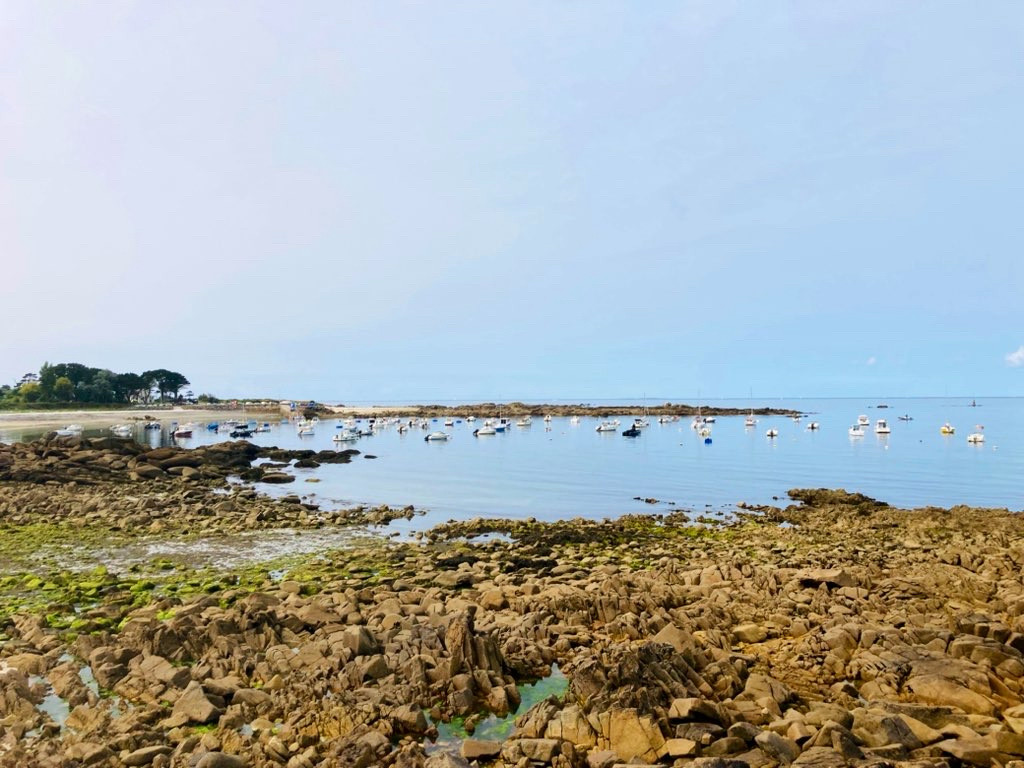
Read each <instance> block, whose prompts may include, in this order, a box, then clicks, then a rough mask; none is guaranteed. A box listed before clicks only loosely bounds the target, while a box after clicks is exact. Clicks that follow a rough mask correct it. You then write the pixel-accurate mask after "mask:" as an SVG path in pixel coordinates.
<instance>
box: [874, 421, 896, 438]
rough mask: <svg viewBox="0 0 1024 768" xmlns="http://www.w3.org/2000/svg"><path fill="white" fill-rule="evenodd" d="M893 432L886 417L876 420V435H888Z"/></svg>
mask: <svg viewBox="0 0 1024 768" xmlns="http://www.w3.org/2000/svg"><path fill="white" fill-rule="evenodd" d="M890 432H892V429H890V427H889V423H888V422H887V421H886V420H885V419H879V420H878V421H876V422H875V434H876V435H888V434H889V433H890Z"/></svg>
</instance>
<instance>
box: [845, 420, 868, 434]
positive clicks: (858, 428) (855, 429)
mask: <svg viewBox="0 0 1024 768" xmlns="http://www.w3.org/2000/svg"><path fill="white" fill-rule="evenodd" d="M847 431H848V432H849V433H850V437H864V427H863V425H861V424H860V423H857V424H854V425H853V426H852V427H850V429H849V430H847Z"/></svg>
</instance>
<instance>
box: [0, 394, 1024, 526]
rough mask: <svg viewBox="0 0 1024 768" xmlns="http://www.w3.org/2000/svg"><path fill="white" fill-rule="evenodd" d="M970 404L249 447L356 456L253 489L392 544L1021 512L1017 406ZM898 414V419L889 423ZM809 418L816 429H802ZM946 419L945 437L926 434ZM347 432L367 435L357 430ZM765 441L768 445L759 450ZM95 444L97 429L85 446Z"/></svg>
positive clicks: (787, 403)
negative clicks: (773, 515)
mask: <svg viewBox="0 0 1024 768" xmlns="http://www.w3.org/2000/svg"><path fill="white" fill-rule="evenodd" d="M971 403H972V401H971V399H969V398H950V397H944V398H914V399H889V400H869V399H865V398H850V399H781V400H771V401H765V400H763V399H759V400H749V401H748V400H739V399H732V400H718V401H708V402H706V403H704V404H705V405H707V406H711V407H714V406H721V407H727V408H740V409H747V408H760V407H772V408H788V409H793V410H797V411H800V412H801V413H803V414H805V415H804V417H803V418H802V419H801V420H799V421H795V420H793V419H791V418H789V417H786V416H768V417H764V416H759V417H757V418H758V423H757V425H756V426H755V427H752V428H749V427H745V426H744V417H743V416H719V417H717V419H716V421H715V423H714V424H712V425H710V426H711V434H710V442H707V441H706V440H705V439H704V438H703V437H701V436H700V435H698V433H697V432H696V431H695V430H694V429H693V428H691V420H690V419H689V418H681V419H680V420H679V421H675V422H671V423H667V424H660V423H658V420H657V418H655V417H650V418H649V421H650V426H648V427H647V428H646V429H643V430H642V433H641V435H640V436H639V437H635V438H628V437H624V436H623V435H622V434H621V432H622V430H624V429H626V428H627V427H628V426H629V425H630V424H631V422H632V420H633V418H634V416H636V415H640V414H641V413H642V409H638V408H629V407H628V405H629V403H627V402H626V401H614V400H612V401H603V402H596V401H595V402H592V403H590V404H591V405H612V406H619V405H621V406H622V414H621V416H620V417H619V418H620V420H621V426H620V427H619V428H618V429H617V430H616V431H614V432H596V431H595V428H596V426H597V424H598V423H600V420H598V419H595V418H592V417H584V418H582V419H581V420H580V423H578V424H573V423H572V422H571V421H570V419H568V418H558V417H556V418H554V419H553V420H552V421H551V422H550V423H545V422H544V421H542V420H541V419H540V418H538V417H535V418H534V419H533V423H532V425H531V426H529V427H516V426H511V427H510V428H509V430H508V431H507V432H506V433H504V434H498V435H494V436H487V437H474V436H473V434H472V433H473V429H474V428H476V427H479V426H481V424H482V419H478V420H477V421H476V423H467V422H465V421H460V422H458V423H456V424H454V425H453V426H451V427H446V426H444V424H443V419H439V420H436V421H432V422H431V423H430V424H429V429H427V430H423V429H420V428H418V427H417V428H414V429H412V430H410V431H409V432H407V433H405V434H400V433H399V432H398V431H397V429H396V427H395V426H394V425H392V426H388V427H386V428H384V429H381V430H379V431H377V432H376V433H375V434H374V435H372V436H369V437H364V438H361V439H360V440H359V441H358V442H355V443H342V444H340V445H339V444H336V443H334V442H333V441H332V437H333V436H334V435H335V433H336V431H337V426H338V424H336V422H335V420H334V419H324V420H321V421H320V423H319V424H318V425H317V427H316V432H315V434H313V435H311V436H301V437H300V436H299V435H298V434H297V432H296V428H295V425H294V423H282V422H281V421H279V419H278V418H276V417H275V418H274V419H273V420H272V421H270V422H269V423H270V429H269V431H268V432H263V433H256V434H254V435H253V436H252V437H251V438H250V440H251V441H252V442H254V443H259V444H265V445H276V446H279V447H282V448H309V449H314V450H322V449H332V448H335V447H340V448H349V447H353V448H356V449H357V450H359V451H360V452H361V453H360V455H359V456H357V457H355V459H354V460H353V461H352V462H351V463H349V464H340V465H337V464H334V465H331V464H326V465H323V466H321V467H319V468H315V469H294V468H292V469H290V470H289V472H290V473H291V474H293V475H295V477H296V481H295V482H294V483H292V484H289V485H285V486H272V487H271V486H262V489H263V490H265V491H266V492H268V493H271V494H282V493H289V494H290V493H299V494H301V495H302V496H304V497H308V499H309V500H310V501H313V502H316V503H319V504H320V505H321V506H323V507H329V508H337V507H350V506H354V505H367V506H375V505H380V504H387V505H391V506H406V505H413V506H414V507H415V508H416V509H417V510H418V511H420V512H422V513H423V514H420V515H417V516H416V517H415V518H414V520H413V521H411V522H404V521H403V522H400V523H396V524H394V527H395V529H396V530H399V531H401V532H405V533H409V532H411V531H414V530H417V529H419V530H422V529H425V528H429V527H431V526H433V525H435V524H437V523H440V522H444V521H447V520H452V519H472V518H477V517H511V518H536V519H538V520H557V519H571V518H575V517H583V518H591V519H602V518H610V517H617V516H620V515H623V514H627V513H635V512H667V511H669V510H674V509H681V510H684V511H687V512H689V513H692V514H694V515H715V516H728V515H730V514H732V513H733V512H735V510H736V509H737V505H738V504H739V503H741V502H745V503H747V504H786V503H789V502H788V499H787V497H786V492H787V491H788V490H789V489H791V488H808V487H812V488H822V487H823V488H845V489H846V490H848V491H857V492H860V493H864V494H867V495H868V496H871V497H873V498H876V499H880V500H882V501H886V502H888V503H890V504H892V505H896V506H901V507H922V506H929V505H934V506H941V507H949V506H953V505H957V504H968V505H971V506H984V507H1005V508H1009V509H1011V510H1014V511H1020V510H1022V509H1024V398H978V399H977V400H976V405H973V406H972V405H971ZM881 405H887V406H888V407H886V408H882V407H880V406H881ZM861 414H863V415H866V416H867V417H868V419H869V420H870V426H868V427H866V428H865V432H866V434H865V435H864V436H863V437H856V438H855V437H850V436H849V434H848V429H849V427H850V426H851V425H852V424H854V423H855V422H856V421H857V417H858V416H859V415H861ZM495 415H496V416H497V413H496V414H495ZM902 415H906V416H910V417H911V418H912V420H910V421H902V420H900V419H899V418H898V417H899V416H902ZM878 419H886V420H887V421H888V424H889V426H890V428H891V430H892V432H891V434H889V435H877V434H875V432H874V427H875V422H876V420H878ZM811 421H814V422H817V423H818V424H819V426H820V428H819V429H818V430H813V431H812V430H809V429H808V428H807V427H808V424H809V423H810V422H811ZM946 422H948V423H950V424H952V425H953V426H954V427H955V428H956V432H955V434H953V435H942V434H940V427H941V426H942V425H943V424H944V423H946ZM360 426H361V427H363V428H367V422H366V421H365V420H364V421H362V422H361V423H360ZM769 429H775V430H777V431H778V436H777V437H775V438H769V437H768V436H767V435H766V433H767V431H768V430H769ZM435 430H440V431H446V432H448V433H450V434H451V439H450V440H448V441H445V442H434V441H426V440H424V437H425V435H426V434H428V432H430V431H435ZM40 432H41V430H39V429H36V430H34V431H31V430H4V429H3V428H2V427H0V442H11V441H13V440H26V439H32V438H33V437H36V436H37V435H38V434H40ZM973 432H982V433H983V434H984V436H985V442H984V443H983V444H978V445H974V444H969V443H968V442H967V436H968V434H970V433H973ZM106 433H107V432H106V430H105V429H102V428H97V429H91V430H87V432H86V435H98V434H106ZM136 437H137V439H138V440H139V441H140V442H143V443H148V444H151V445H154V446H155V445H162V444H167V442H168V441H169V440H170V438H169V431H168V430H167V429H164V430H162V431H159V432H157V431H155V430H154V431H149V432H145V431H143V430H142V429H141V427H140V428H139V430H138V432H137V435H136ZM225 439H229V438H228V437H227V436H226V435H225V434H223V433H221V434H217V433H216V432H211V431H208V430H207V429H205V428H204V424H203V423H199V424H197V425H196V428H195V431H194V436H193V437H192V438H191V439H182V440H179V441H177V442H178V444H180V445H182V446H185V447H194V446H199V445H204V444H208V443H214V442H219V441H223V440H225ZM371 456H372V457H374V458H372V459H371V458H370V457H371ZM309 481H313V482H309ZM648 500H656V503H654V502H649V501H648Z"/></svg>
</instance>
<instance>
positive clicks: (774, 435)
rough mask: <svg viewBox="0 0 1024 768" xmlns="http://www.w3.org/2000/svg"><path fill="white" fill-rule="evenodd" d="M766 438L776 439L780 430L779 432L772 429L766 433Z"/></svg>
mask: <svg viewBox="0 0 1024 768" xmlns="http://www.w3.org/2000/svg"><path fill="white" fill-rule="evenodd" d="M764 436H765V437H770V438H776V437H778V436H779V430H777V429H775V428H774V427H772V428H770V429H769V430H768V431H767V432H765V433H764Z"/></svg>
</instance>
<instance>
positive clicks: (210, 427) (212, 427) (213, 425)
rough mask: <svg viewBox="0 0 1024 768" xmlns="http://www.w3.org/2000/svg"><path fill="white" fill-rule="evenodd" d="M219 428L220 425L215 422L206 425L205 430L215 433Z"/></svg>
mask: <svg viewBox="0 0 1024 768" xmlns="http://www.w3.org/2000/svg"><path fill="white" fill-rule="evenodd" d="M219 428H220V424H218V423H217V422H216V421H211V422H210V423H209V424H207V425H206V429H207V430H209V431H210V432H216V431H217V430H218V429H219Z"/></svg>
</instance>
